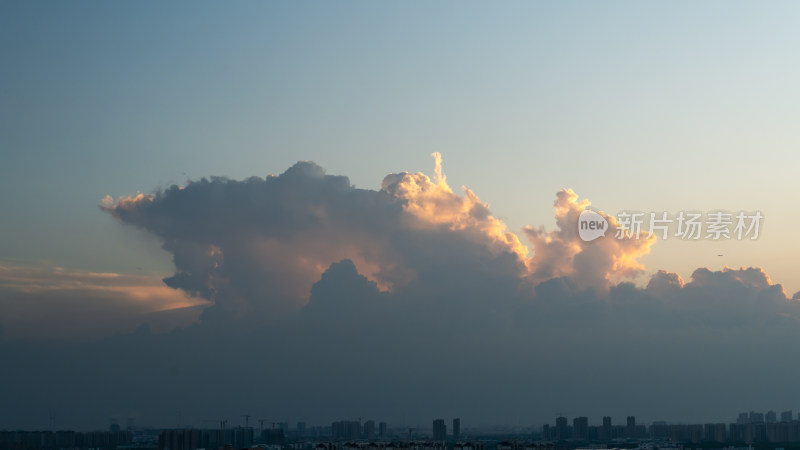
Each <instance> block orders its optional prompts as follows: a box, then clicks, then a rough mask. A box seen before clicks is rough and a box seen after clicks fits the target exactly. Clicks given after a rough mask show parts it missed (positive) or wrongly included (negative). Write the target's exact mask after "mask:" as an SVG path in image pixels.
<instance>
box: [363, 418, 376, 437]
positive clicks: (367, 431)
mask: <svg viewBox="0 0 800 450" xmlns="http://www.w3.org/2000/svg"><path fill="white" fill-rule="evenodd" d="M373 438H375V421H374V420H368V421H366V422H364V439H373Z"/></svg>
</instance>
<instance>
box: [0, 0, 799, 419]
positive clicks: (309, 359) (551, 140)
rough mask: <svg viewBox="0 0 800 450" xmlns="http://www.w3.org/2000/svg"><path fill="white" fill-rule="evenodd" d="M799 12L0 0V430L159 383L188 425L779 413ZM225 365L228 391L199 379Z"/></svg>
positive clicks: (638, 6)
mask: <svg viewBox="0 0 800 450" xmlns="http://www.w3.org/2000/svg"><path fill="white" fill-rule="evenodd" d="M798 16H800V6H798V5H797V4H796V3H793V2H770V3H767V4H754V3H751V2H729V1H726V2H720V1H710V2H703V3H699V4H698V3H693V2H670V3H655V2H647V3H644V2H640V3H632V2H603V3H599V2H572V1H567V2H504V3H501V4H488V3H484V2H436V3H429V2H413V1H412V2H402V3H389V2H386V3H376V2H359V1H347V2H336V3H319V2H245V1H239V2H234V3H229V4H225V5H222V4H219V3H215V2H173V3H169V4H162V3H158V2H151V1H142V2H126V3H122V2H117V3H104V2H89V1H73V2H54V1H53V2H36V3H31V2H21V1H2V2H0V149H1V150H2V151H0V189H2V191H3V192H4V193H5V195H2V196H0V210H2V211H3V214H0V330H2V334H0V336H1V337H0V355H3V356H4V358H7V359H6V360H18V361H19V366H18V369H15V371H13V373H10V374H6V375H5V376H8V377H9V380H7V381H8V382H6V383H2V384H3V385H4V386H5V387H4V388H3V389H4V390H5V391H6V392H4V395H5V394H7V395H8V396H9V398H11V399H12V402H13V403H12V404H13V405H15V406H16V408H17V413H16V414H10V413H5V414H2V413H0V429H2V428H6V427H8V428H13V427H29V428H36V427H44V426H45V425H46V424H47V423H48V417H49V412H50V411H51V410H52V411H59V416H60V417H63V418H64V419H63V420H64V423H65V425H69V426H73V427H77V428H91V427H98V426H99V427H105V426H107V422H108V420H109V417H111V416H117V417H122V416H136V417H139V418H140V421H146V422H148V423H152V424H156V425H166V424H171V423H172V422H174V418H175V413H174V411H175V410H177V409H181V408H184V409H186V410H189V409H194V410H197V417H192V416H191V415H189V414H188V413H184V414H182V417H184V419H185V420H186V421H187V422H189V421H194V423H195V424H198V425H199V424H200V421H202V420H203V419H207V418H208V417H211V416H212V415H213V417H217V416H219V415H221V414H226V415H229V416H231V417H233V416H239V415H241V414H244V413H249V412H253V413H254V412H255V411H256V410H258V409H259V408H262V410H263V411H264V412H263V414H265V415H266V414H271V415H272V416H279V417H276V418H285V419H287V420H304V419H307V420H309V421H311V422H313V421H319V422H320V423H325V422H326V421H331V420H338V419H342V418H349V417H358V416H361V415H364V416H367V415H374V416H375V418H376V419H377V418H379V416H382V417H384V418H386V419H387V420H390V422H394V423H398V422H404V423H414V421H418V422H419V423H427V422H428V421H429V419H431V418H432V416H439V415H446V414H449V415H452V416H455V415H461V416H462V417H463V418H464V419H465V421H466V422H465V423H467V422H471V423H481V424H487V423H502V422H507V423H515V422H517V421H523V422H528V423H542V422H544V421H545V420H549V419H550V418H551V416H553V414H554V413H555V412H557V411H574V413H575V415H579V414H589V415H590V414H595V415H596V416H597V417H598V418H599V416H601V415H605V414H608V413H617V416H619V417H620V420H621V417H622V416H623V415H627V414H629V413H636V414H637V417H646V418H650V419H666V420H681V419H683V418H686V419H697V420H701V421H702V420H706V419H707V418H713V419H719V420H723V419H724V420H727V418H732V417H733V414H734V413H736V412H739V410H741V411H745V410H750V409H759V408H760V409H764V410H767V409H776V410H777V409H779V408H783V409H790V408H792V407H795V408H797V405H792V404H789V403H788V402H787V400H786V399H787V398H791V396H790V395H789V394H795V395H797V394H798V392H797V388H796V387H795V385H794V383H793V382H792V377H791V375H792V374H796V373H797V371H798V370H800V366H798V365H797V363H795V362H793V361H790V360H789V359H790V355H791V354H792V348H791V346H790V345H789V344H790V343H791V342H792V340H793V339H796V338H797V337H800V336H799V335H800V329H798V328H797V323H796V321H797V319H798V318H800V312H798V310H797V306H796V300H797V299H793V296H794V294H795V293H796V292H798V291H800V280H798V278H797V276H796V267H797V265H796V263H795V261H796V255H797V253H798V251H800V238H798V236H797V234H796V232H795V227H794V224H795V223H800V213H798V211H797V209H796V208H795V205H794V203H795V202H794V197H795V193H796V192H798V190H799V189H800V178H798V177H797V176H796V167H797V166H798V163H800V156H798V152H797V148H798V144H800V133H799V132H798V130H797V127H796V124H795V122H796V120H794V119H795V118H796V117H797V116H798V113H800V111H798V109H800V106H798V105H800V102H799V101H798V100H799V98H798V96H799V94H800V88H799V87H798V85H797V83H796V80H797V79H798V76H800V63H798V62H797V61H796V58H792V55H793V54H794V52H795V49H796V48H798V44H800V42H798V41H800V33H798V32H797V31H796V23H797V22H798V19H800V17H798ZM434 153H437V154H440V156H438V157H436V158H431V155H432V154H434ZM343 177H347V178H343ZM462 186H465V187H466V190H462ZM587 202H590V203H591V207H592V208H595V209H596V210H598V211H603V214H602V216H603V217H605V218H606V220H607V221H608V223H610V226H611V227H612V228H613V229H614V230H616V229H617V228H618V225H619V222H618V220H616V219H615V217H617V216H619V212H621V211H641V212H647V213H649V212H656V213H659V214H660V213H661V212H668V213H670V214H671V215H672V216H676V215H677V214H678V212H680V211H701V212H711V211H718V210H724V211H730V212H734V213H735V212H739V211H745V212H748V213H751V212H754V211H759V212H760V213H761V214H762V215H763V217H764V220H763V223H762V224H761V225H762V226H761V228H760V233H759V236H758V239H755V240H750V239H744V240H737V239H723V240H718V241H715V240H711V239H700V240H697V241H694V240H689V241H687V240H682V239H679V238H675V237H674V236H673V237H670V238H668V239H621V240H618V239H612V238H611V237H610V236H606V237H604V238H601V239H600V240H598V241H596V242H594V244H592V243H587V242H583V241H581V240H580V239H578V236H577V232H576V229H577V217H578V215H579V214H580V212H581V211H582V210H583V209H585V208H586V207H587V206H588V205H589V204H588V203H587ZM620 283H622V284H620ZM443 322H448V323H445V324H443ZM299 330H303V331H302V332H301V331H299ZM326 336H327V337H328V338H326ZM331 336H333V337H335V339H334V338H330V337H331ZM598 336H602V337H603V338H602V339H600V341H598V338H597V337H598ZM245 343H246V344H245ZM594 345H603V348H604V349H606V350H605V351H603V352H600V355H605V359H604V358H603V357H601V356H598V354H597V353H598V352H596V351H594V350H592V349H593V346H594ZM348 346H349V347H348ZM346 348H351V349H352V352H346V351H344V350H343V349H346ZM167 349H168V350H169V351H171V352H173V353H171V354H172V355H175V354H180V355H183V356H182V358H185V360H182V363H181V364H179V363H175V362H171V361H170V356H169V355H168V354H167V351H168V350H167ZM653 349H657V350H658V351H656V352H654V351H653ZM734 349H736V350H734ZM376 354H377V355H379V356H376ZM100 355H112V356H100ZM297 355H303V357H302V358H299V357H298V356H297ZM709 355H712V356H709ZM228 356H229V357H230V358H228ZM9 358H10V359H9ZM60 358H63V360H64V361H70V360H77V361H84V362H85V364H77V365H76V366H75V367H66V366H68V365H66V366H65V367H60V368H59V369H52V371H51V369H49V368H47V367H48V366H47V365H46V364H45V361H53V360H59V359H60ZM104 358H107V363H106V364H105V365H103V364H101V363H100V362H99V361H106V359H104ZM95 365H97V366H95ZM364 366H373V369H371V370H366V369H357V368H363V367H364ZM82 367H89V368H93V369H94V370H92V371H91V372H90V373H92V374H93V375H86V373H85V372H82V371H81V368H82ZM144 367H149V369H144ZM320 367H325V368H326V369H325V370H320V369H319V368H320ZM431 367H435V369H431ZM156 368H158V369H156ZM244 368H249V369H250V370H252V373H251V374H248V377H251V378H248V381H250V382H252V384H245V385H239V384H240V383H237V382H236V381H234V379H233V378H232V375H231V374H232V373H235V372H237V370H236V369H244ZM159 370H161V372H159ZM62 371H63V372H62ZM598 371H599V372H600V373H602V375H597V372H598ZM42 372H43V373H42ZM52 372H57V373H59V375H58V377H59V379H60V380H62V381H60V382H59V383H56V384H52V383H51V381H48V380H50V379H49V378H48V377H49V376H55V375H54V374H53V373H52ZM732 372H735V373H732ZM34 373H36V374H37V375H35V376H33V375H32V374H34ZM48 374H49V375H48ZM298 374H302V375H298ZM457 374H458V375H457ZM498 374H504V375H498ZM214 377H217V379H222V380H224V383H223V384H224V386H226V387H229V388H230V389H231V396H230V397H229V399H227V400H225V399H223V398H222V397H223V396H222V395H220V394H219V393H218V392H212V393H209V394H208V395H209V397H208V398H209V400H208V401H207V402H204V403H203V404H193V403H192V401H193V400H192V399H194V398H195V396H194V394H196V393H197V392H198V391H199V392H211V391H213V390H214V389H215V388H213V384H212V383H213V381H212V380H214V379H215V378H214ZM220 377H221V378H220ZM259 377H263V378H264V379H265V380H268V381H269V382H270V383H272V384H271V385H270V386H271V387H270V388H264V387H263V386H264V384H262V383H260V382H259V381H258V380H259ZM454 377H455V378H456V380H455V381H454ZM187 378H191V379H192V380H193V381H192V383H186V382H185V380H186V379H187ZM764 378H766V379H769V380H773V382H772V383H765V384H764V385H763V386H762V385H759V386H758V387H753V386H751V387H750V388H749V389H748V392H746V393H742V394H741V395H740V396H737V397H736V398H734V399H731V398H730V395H728V394H729V392H730V391H731V390H735V391H736V392H739V390H740V386H742V385H745V384H748V383H751V382H752V380H754V379H764ZM320 379H326V380H330V381H328V382H326V383H320V382H319V380H320ZM377 379H380V380H381V381H380V382H379V381H378V380H377ZM723 380H724V382H723ZM14 382H16V384H15V383H14ZM327 383H331V384H330V385H328V384H327ZM48 384H51V387H49V388H48V389H45V390H43V389H42V386H45V385H48ZM654 384H655V385H658V386H663V392H661V393H659V394H653V393H649V392H650V391H651V390H652V386H653V385H654ZM123 385H125V386H131V387H133V389H132V390H131V392H136V393H137V394H136V395H134V394H125V395H120V397H119V400H118V401H116V402H112V403H113V404H108V405H95V404H82V405H77V403H79V402H78V401H77V400H76V399H79V398H87V396H88V398H107V397H106V396H107V395H110V394H112V393H114V392H115V391H114V389H115V388H119V387H120V386H123ZM9 386H15V391H14V392H8V390H9V389H11V388H10V387H9ZM431 386H440V388H438V389H433V388H432V387H431ZM544 386H547V388H544ZM720 386H722V387H725V388H728V389H729V390H728V391H722V390H720V389H722V388H721V387H720ZM56 387H58V388H60V389H61V390H56ZM190 388H191V389H190ZM364 389H367V390H375V391H380V392H385V397H384V396H381V397H380V398H385V399H387V401H395V403H393V406H392V407H387V406H386V404H385V403H386V402H384V403H380V404H379V403H378V402H376V401H375V400H374V399H362V398H361V395H360V394H359V393H360V392H362V391H363V390H364ZM661 390H662V389H661V388H660V389H659V391H661ZM277 391H280V393H278V392H277ZM409 392H413V393H414V394H413V395H410V394H409ZM270 395H274V396H275V397H276V398H275V400H274V402H268V403H270V404H272V405H274V406H272V407H271V408H274V409H273V410H269V411H267V410H266V409H265V408H266V407H264V406H263V403H264V402H265V400H263V399H264V398H268V397H269V396H270ZM680 395H682V396H683V397H680ZM621 397H624V398H626V399H628V400H626V401H624V402H621V401H619V398H621ZM675 398H688V399H692V400H688V401H684V402H678V401H676V400H675ZM467 399H469V401H467ZM34 400H35V401H34ZM165 402H166V403H168V405H169V406H166V407H165V406H164V403H165ZM226 402H228V403H226ZM237 402H238V403H237ZM404 402H405V403H404ZM781 402H783V403H781ZM531 403H534V404H541V407H539V408H536V410H535V411H529V409H530V408H529V407H528V405H529V404H531ZM611 403H614V405H615V406H609V404H611ZM687 403H688V404H687ZM436 408H440V409H438V410H437V409H436ZM614 408H617V409H614ZM242 409H249V412H248V411H241V410H242ZM611 409H614V410H613V411H610V410H611ZM167 410H169V411H171V412H164V411H167ZM309 411H313V412H309ZM200 416H203V417H200ZM429 416H430V417H429ZM590 422H593V420H592V418H591V417H590Z"/></svg>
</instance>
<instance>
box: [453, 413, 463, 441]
mask: <svg viewBox="0 0 800 450" xmlns="http://www.w3.org/2000/svg"><path fill="white" fill-rule="evenodd" d="M460 440H461V419H459V418H458V417H456V418H455V419H453V441H455V442H458V441H460Z"/></svg>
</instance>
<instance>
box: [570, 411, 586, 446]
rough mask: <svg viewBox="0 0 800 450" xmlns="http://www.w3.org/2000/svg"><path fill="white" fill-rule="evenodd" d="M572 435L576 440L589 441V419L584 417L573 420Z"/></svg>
mask: <svg viewBox="0 0 800 450" xmlns="http://www.w3.org/2000/svg"><path fill="white" fill-rule="evenodd" d="M572 435H573V436H574V437H575V439H580V440H582V441H586V440H589V418H588V417H585V416H582V417H576V418H574V419H572Z"/></svg>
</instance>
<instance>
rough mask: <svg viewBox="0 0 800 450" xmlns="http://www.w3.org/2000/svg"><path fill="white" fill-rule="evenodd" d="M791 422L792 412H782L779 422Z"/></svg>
mask: <svg viewBox="0 0 800 450" xmlns="http://www.w3.org/2000/svg"><path fill="white" fill-rule="evenodd" d="M791 421H792V411H791V410H789V411H784V412H782V413H781V422H791Z"/></svg>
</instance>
